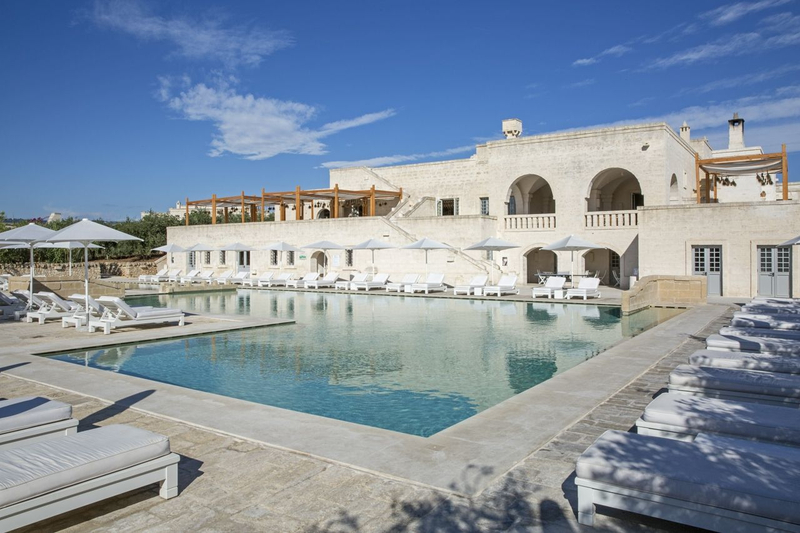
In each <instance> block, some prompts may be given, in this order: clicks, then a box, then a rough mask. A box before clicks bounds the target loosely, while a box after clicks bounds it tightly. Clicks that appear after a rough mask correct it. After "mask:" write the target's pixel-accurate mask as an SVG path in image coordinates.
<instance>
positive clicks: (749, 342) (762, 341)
mask: <svg viewBox="0 0 800 533" xmlns="http://www.w3.org/2000/svg"><path fill="white" fill-rule="evenodd" d="M706 346H707V347H708V348H709V349H710V350H723V351H731V352H755V353H771V354H776V355H800V342H797V341H793V340H788V339H777V338H774V337H772V338H769V337H746V336H737V335H717V334H714V335H709V336H708V338H706Z"/></svg>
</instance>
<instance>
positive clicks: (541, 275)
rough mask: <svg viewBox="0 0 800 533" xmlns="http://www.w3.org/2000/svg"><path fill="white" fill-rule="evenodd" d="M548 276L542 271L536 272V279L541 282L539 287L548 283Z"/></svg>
mask: <svg viewBox="0 0 800 533" xmlns="http://www.w3.org/2000/svg"><path fill="white" fill-rule="evenodd" d="M547 276H548V274H547V273H545V272H542V271H541V270H537V271H536V279H537V280H539V285H544V284H545V283H547Z"/></svg>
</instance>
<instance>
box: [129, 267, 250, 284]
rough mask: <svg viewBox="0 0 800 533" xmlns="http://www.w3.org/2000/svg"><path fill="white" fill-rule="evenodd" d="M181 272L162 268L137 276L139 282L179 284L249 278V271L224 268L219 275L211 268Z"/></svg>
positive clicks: (235, 281)
mask: <svg viewBox="0 0 800 533" xmlns="http://www.w3.org/2000/svg"><path fill="white" fill-rule="evenodd" d="M182 272H183V271H182V270H181V269H179V268H175V269H172V270H167V269H166V268H164V269H162V270H160V271H159V272H158V273H157V274H154V275H147V274H143V275H141V276H139V281H140V282H141V283H164V282H168V283H180V284H181V285H190V284H193V283H199V284H201V285H202V284H204V283H205V284H208V285H212V284H215V283H216V284H217V285H227V284H228V283H232V284H234V285H237V284H238V285H244V284H247V283H248V280H249V278H250V273H249V272H247V271H241V272H238V273H234V271H233V270H226V271H225V272H223V273H222V274H219V275H216V274H215V273H214V271H213V270H205V271H203V270H199V269H197V270H190V271H189V273H188V274H182ZM251 286H252V285H251Z"/></svg>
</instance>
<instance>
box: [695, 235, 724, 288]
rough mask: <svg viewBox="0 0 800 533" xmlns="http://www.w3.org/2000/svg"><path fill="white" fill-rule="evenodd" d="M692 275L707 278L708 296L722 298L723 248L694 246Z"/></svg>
mask: <svg viewBox="0 0 800 533" xmlns="http://www.w3.org/2000/svg"><path fill="white" fill-rule="evenodd" d="M692 274H693V275H695V276H706V282H707V287H708V292H707V294H708V296H722V246H716V245H712V246H692Z"/></svg>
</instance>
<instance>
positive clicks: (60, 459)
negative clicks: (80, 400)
mask: <svg viewBox="0 0 800 533" xmlns="http://www.w3.org/2000/svg"><path fill="white" fill-rule="evenodd" d="M168 453H169V439H168V438H167V437H165V436H163V435H158V434H156V433H152V432H150V431H146V430H144V429H139V428H135V427H132V426H123V425H112V426H104V427H101V428H98V429H93V430H90V431H84V432H81V433H76V434H75V435H70V436H66V437H60V438H58V439H53V440H49V441H45V442H37V443H34V444H29V445H27V446H22V447H19V448H12V449H9V450H0V507H6V506H8V505H11V504H13V503H16V502H20V501H23V500H27V499H29V498H32V497H34V496H38V495H40V494H44V493H46V492H51V491H54V490H57V489H60V488H63V487H68V486H70V485H74V484H76V483H80V482H82V481H86V480H88V479H93V478H96V477H99V476H102V475H105V474H109V473H111V472H116V471H118V470H122V469H124V468H128V467H131V466H134V465H137V464H140V463H144V462H146V461H149V460H151V459H155V458H158V457H161V456H164V455H167V454H168Z"/></svg>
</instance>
